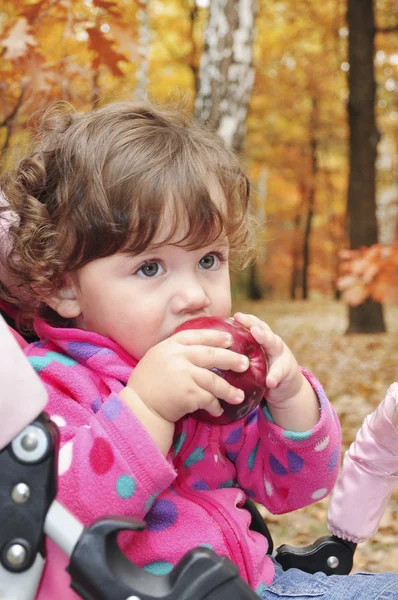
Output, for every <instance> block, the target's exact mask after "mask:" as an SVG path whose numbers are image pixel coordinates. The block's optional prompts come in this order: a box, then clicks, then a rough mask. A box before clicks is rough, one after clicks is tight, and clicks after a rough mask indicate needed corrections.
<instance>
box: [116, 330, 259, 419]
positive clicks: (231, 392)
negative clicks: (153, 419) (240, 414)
mask: <svg viewBox="0 0 398 600" xmlns="http://www.w3.org/2000/svg"><path fill="white" fill-rule="evenodd" d="M231 343H232V337H231V336H230V335H229V334H228V333H225V332H222V331H217V330H206V329H203V330H197V331H194V330H186V331H180V332H178V333H176V334H174V335H172V336H171V337H170V338H168V339H166V340H164V341H162V342H160V343H159V344H156V346H153V347H152V348H151V349H150V350H148V352H147V353H146V354H145V356H144V357H143V358H142V359H141V360H140V362H139V363H138V365H137V366H136V367H135V369H134V371H133V372H132V374H131V376H130V379H129V381H128V384H127V386H128V387H130V388H131V389H133V390H134V391H135V393H136V394H138V396H139V397H140V398H141V400H142V401H143V402H144V403H145V405H146V406H147V407H148V408H149V409H150V410H151V411H152V412H154V413H155V414H157V415H159V416H160V417H162V418H163V419H165V420H167V421H169V422H170V423H175V422H176V421H178V420H179V419H181V418H182V417H183V416H185V415H186V414H188V413H192V412H194V411H195V410H198V409H199V408H202V409H204V410H207V411H208V412H209V413H210V414H211V415H214V416H220V415H221V414H222V409H221V406H220V403H219V402H218V400H217V398H220V399H222V400H225V401H226V402H229V403H231V404H239V403H240V402H242V401H243V399H244V393H243V392H242V391H241V390H238V389H237V388H235V387H233V386H231V385H230V384H229V383H227V381H225V380H224V379H223V378H222V377H219V376H218V375H216V374H215V373H213V372H212V371H211V370H210V369H213V368H218V369H232V370H233V371H237V372H239V373H241V372H243V371H245V370H246V369H247V368H248V366H249V360H248V358H247V357H246V356H243V355H240V354H237V353H235V352H232V351H231V350H228V347H229V346H230V345H231Z"/></svg>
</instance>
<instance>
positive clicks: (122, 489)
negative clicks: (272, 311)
mask: <svg viewBox="0 0 398 600" xmlns="http://www.w3.org/2000/svg"><path fill="white" fill-rule="evenodd" d="M135 488H136V483H135V481H134V479H133V478H132V477H130V475H121V476H120V477H119V478H118V479H117V481H116V493H117V495H118V496H119V498H123V500H127V499H128V498H131V496H132V495H133V494H134V492H135Z"/></svg>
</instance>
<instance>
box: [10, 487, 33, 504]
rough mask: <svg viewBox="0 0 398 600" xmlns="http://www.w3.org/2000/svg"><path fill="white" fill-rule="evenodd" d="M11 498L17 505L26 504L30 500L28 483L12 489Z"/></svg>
mask: <svg viewBox="0 0 398 600" xmlns="http://www.w3.org/2000/svg"><path fill="white" fill-rule="evenodd" d="M11 498H12V499H13V500H14V502H16V503H17V504H24V502H27V501H28V500H29V498H30V488H29V486H27V485H26V483H17V485H15V486H14V487H13V488H12V491H11Z"/></svg>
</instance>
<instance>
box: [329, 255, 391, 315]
mask: <svg viewBox="0 0 398 600" xmlns="http://www.w3.org/2000/svg"><path fill="white" fill-rule="evenodd" d="M340 258H341V261H342V262H341V276H340V278H339V280H338V288H339V289H340V290H342V292H343V299H344V301H345V302H346V303H347V304H349V305H350V306H357V305H358V304H362V302H364V301H365V300H366V299H367V298H372V299H373V300H375V301H376V302H391V303H396V302H398V244H394V245H393V246H382V245H381V244H374V245H373V246H370V247H369V248H368V247H365V246H363V247H362V248H359V249H358V250H343V251H342V252H341V253H340Z"/></svg>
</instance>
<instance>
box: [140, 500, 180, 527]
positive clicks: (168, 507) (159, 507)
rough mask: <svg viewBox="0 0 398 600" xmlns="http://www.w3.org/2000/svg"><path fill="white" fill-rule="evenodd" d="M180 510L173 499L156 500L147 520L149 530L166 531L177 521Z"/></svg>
mask: <svg viewBox="0 0 398 600" xmlns="http://www.w3.org/2000/svg"><path fill="white" fill-rule="evenodd" d="M177 517H178V511H177V507H176V505H175V503H174V502H172V501H171V500H163V499H159V500H156V501H155V502H154V504H153V506H152V508H151V510H150V511H149V512H148V513H147V515H146V517H145V520H146V522H147V528H148V530H149V531H164V530H165V529H168V528H169V527H171V526H172V525H174V523H175V522H176V521H177Z"/></svg>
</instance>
